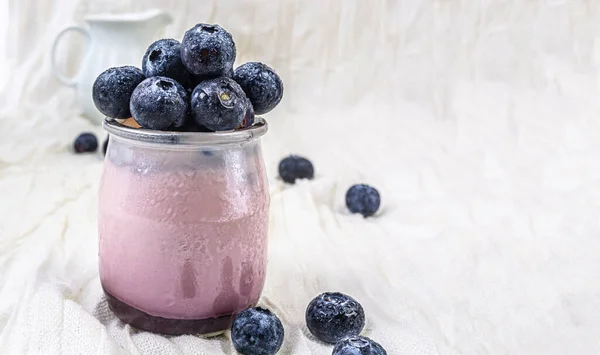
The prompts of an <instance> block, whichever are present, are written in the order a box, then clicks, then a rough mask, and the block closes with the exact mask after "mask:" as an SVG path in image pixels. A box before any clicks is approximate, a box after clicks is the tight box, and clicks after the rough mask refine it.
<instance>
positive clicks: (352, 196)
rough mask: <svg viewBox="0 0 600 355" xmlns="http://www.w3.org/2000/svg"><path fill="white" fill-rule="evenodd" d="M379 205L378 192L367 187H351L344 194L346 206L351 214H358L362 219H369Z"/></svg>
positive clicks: (360, 185) (363, 185) (361, 185)
mask: <svg viewBox="0 0 600 355" xmlns="http://www.w3.org/2000/svg"><path fill="white" fill-rule="evenodd" d="M380 204H381V197H380V196H379V191H377V189H375V188H374V187H371V186H369V185H365V184H358V185H353V186H352V187H351V188H350V189H348V192H346V206H347V207H348V209H349V210H350V212H352V213H360V214H362V215H363V216H364V217H369V216H372V215H374V214H375V212H377V210H378V209H379V205H380Z"/></svg>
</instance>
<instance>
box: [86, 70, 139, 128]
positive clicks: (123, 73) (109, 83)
mask: <svg viewBox="0 0 600 355" xmlns="http://www.w3.org/2000/svg"><path fill="white" fill-rule="evenodd" d="M144 79H145V77H144V74H143V73H142V71H141V70H140V69H138V68H136V67H132V66H124V67H116V68H109V69H107V70H105V71H104V72H102V73H101V74H100V75H98V77H97V78H96V81H94V85H93V87H92V98H93V100H94V104H95V105H96V108H97V109H98V111H100V112H102V113H103V114H104V115H106V116H108V117H112V118H129V117H131V112H130V110H129V100H130V98H131V94H132V93H133V91H134V90H135V88H136V87H137V86H138V84H139V83H141V82H142V81H143V80H144Z"/></svg>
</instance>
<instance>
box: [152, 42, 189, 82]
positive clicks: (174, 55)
mask: <svg viewBox="0 0 600 355" xmlns="http://www.w3.org/2000/svg"><path fill="white" fill-rule="evenodd" d="M142 72H144V75H145V76H146V77H147V78H149V77H152V76H166V77H168V78H171V79H175V80H176V81H177V82H178V83H180V84H181V85H183V86H185V85H187V83H188V82H189V81H190V77H191V73H190V72H189V71H188V70H187V68H186V67H185V66H184V65H183V62H182V61H181V43H179V41H177V40H175V39H159V40H158V41H156V42H154V43H152V44H151V45H150V46H149V47H148V49H147V50H146V54H144V58H143V59H142Z"/></svg>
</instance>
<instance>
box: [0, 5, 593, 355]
mask: <svg viewBox="0 0 600 355" xmlns="http://www.w3.org/2000/svg"><path fill="white" fill-rule="evenodd" d="M153 6H154V7H159V8H163V9H166V10H168V11H169V12H170V13H171V14H172V15H173V16H174V18H175V19H176V22H175V23H174V24H173V25H172V26H171V27H170V28H169V29H168V32H169V33H168V34H169V35H170V36H173V37H175V38H180V37H181V34H182V33H183V32H184V30H185V29H186V28H189V27H191V26H192V25H193V24H195V23H197V22H216V23H220V24H222V26H223V27H225V28H227V29H228V30H230V31H231V32H232V34H233V36H234V38H235V39H236V42H237V46H238V63H243V62H245V61H249V60H258V61H263V62H265V63H268V64H270V65H271V66H272V67H274V68H276V69H277V70H278V72H279V73H280V74H281V76H282V78H283V80H284V82H285V85H286V91H285V98H284V101H283V102H282V105H281V106H280V107H279V108H278V109H276V110H275V111H273V112H272V113H269V114H268V115H267V116H266V118H267V120H269V122H270V124H271V129H270V131H269V133H268V134H267V135H266V136H265V138H264V152H265V158H266V162H267V167H268V172H269V178H270V184H271V196H272V207H271V221H270V250H269V266H268V277H267V283H266V286H265V290H264V293H263V297H262V299H261V303H262V305H264V306H266V307H268V308H270V309H272V310H273V311H274V312H276V313H277V314H278V315H279V317H280V318H281V319H282V321H283V323H284V326H285V331H286V338H285V342H284V346H283V348H282V350H281V354H330V353H331V346H327V345H324V344H321V343H319V342H317V341H315V340H314V339H313V338H312V337H311V336H310V335H309V333H308V331H307V329H306V327H305V325H304V310H305V307H306V305H307V304H308V302H309V301H310V299H311V298H312V297H314V296H316V295H317V294H318V293H320V292H323V291H327V290H335V291H341V292H346V293H348V294H350V295H352V296H353V297H355V298H356V299H357V300H359V301H360V302H361V303H362V305H363V306H364V308H365V310H366V312H367V326H366V328H365V331H364V333H365V334H366V335H367V336H369V337H371V338H373V339H375V340H377V341H378V342H380V343H381V344H382V345H383V346H384V347H385V348H386V349H387V350H388V354H407V355H434V354H440V355H452V354H532V355H533V354H545V355H547V354H557V355H558V354H578V355H579V354H582V355H587V354H590V355H591V354H598V353H600V336H599V335H598V334H600V282H599V281H598V272H599V271H600V261H598V260H599V255H600V239H599V237H598V236H599V235H600V224H599V223H598V215H599V214H600V163H599V162H598V156H599V154H600V133H598V132H600V120H599V119H598V113H599V112H600V104H599V102H600V100H599V99H598V98H599V97H600V92H599V82H598V62H599V60H600V57H599V54H600V52H599V51H598V49H599V48H600V45H599V43H598V41H597V40H598V38H600V27H599V26H598V24H599V23H600V3H597V2H594V1H578V0H553V1H523V0H482V1H458V0H452V1H434V0H396V1H391V0H388V1H384V0H369V1H359V0H348V1H338V0H322V1H318V2H317V1H310V2H309V1H298V0H285V1H283V0H282V1H266V0H237V1H234V0H219V1H217V0H213V1H208V0H206V1H190V0H177V1H176V0H171V1H166V0H165V1H158V0H157V1H133V0H127V1H118V0H110V1H93V0H74V1H67V0H48V1H38V0H21V1H12V2H10V4H9V12H8V13H6V12H3V15H4V20H2V18H0V23H2V27H1V28H0V31H2V37H3V40H2V41H0V45H1V46H2V51H3V55H0V60H1V61H2V62H0V68H1V70H2V72H1V73H0V74H1V75H0V83H1V94H2V95H1V96H0V201H1V202H0V354H221V353H225V354H232V353H234V350H233V348H232V346H231V343H230V341H229V339H228V337H227V336H225V337H221V338H217V339H208V340H207V339H202V338H199V337H193V336H182V337H162V336H158V335H153V334H149V333H145V332H138V331H135V330H134V329H132V328H130V327H129V326H124V325H123V324H121V323H120V322H118V321H117V320H116V319H115V317H114V316H112V314H111V313H110V311H109V310H108V309H107V306H106V303H105V302H104V301H103V299H102V292H101V288H100V283H99V280H98V271H97V251H98V249H97V232H96V216H97V207H96V205H97V197H96V194H97V188H98V182H99V177H100V174H101V171H102V157H101V155H100V154H97V155H78V156H76V155H74V154H72V153H71V152H70V151H69V149H70V145H71V143H72V140H73V139H74V137H75V136H76V135H77V134H78V133H80V132H82V131H93V132H96V133H97V134H98V135H99V136H100V137H104V133H103V132H102V131H101V128H99V127H95V126H93V125H92V124H91V123H89V122H88V121H87V120H85V119H84V118H82V117H80V116H79V112H80V111H79V107H78V105H77V103H76V102H75V95H74V92H73V91H72V89H69V88H65V87H62V86H61V85H60V84H59V83H58V82H57V81H56V80H55V79H54V78H53V77H52V76H51V75H50V63H49V47H50V43H51V41H52V39H53V37H54V35H55V34H56V33H57V32H58V31H59V30H60V29H61V28H62V27H64V26H65V25H68V24H71V23H81V21H82V18H83V16H84V15H85V14H87V13H97V12H101V11H102V12H104V11H114V12H122V11H138V10H143V9H147V8H151V7H153ZM0 11H6V9H5V8H4V9H2V10H0ZM77 48H78V47H77V46H73V48H72V49H71V51H70V53H69V60H68V61H67V62H66V63H67V66H70V67H71V70H74V66H75V64H76V62H77V55H76V54H77V53H78V49H77ZM289 153H297V154H301V155H304V156H307V157H309V158H311V160H312V161H313V162H314V164H315V168H316V178H315V179H314V180H313V181H310V182H309V181H302V182H300V183H298V184H296V185H294V186H287V185H284V184H282V183H281V182H280V181H278V180H277V179H276V176H277V173H276V166H277V162H278V161H279V159H280V158H281V157H283V156H284V155H287V154H289ZM356 182H366V183H370V184H372V185H374V186H376V187H378V189H379V190H380V191H381V194H382V198H383V201H384V206H383V208H382V211H381V213H380V214H379V215H378V216H377V217H375V218H370V219H367V220H365V219H363V218H361V217H360V216H356V215H350V214H348V213H347V212H346V210H345V208H344V205H343V197H344V193H345V191H346V189H347V188H348V187H349V186H350V185H351V184H352V183H356Z"/></svg>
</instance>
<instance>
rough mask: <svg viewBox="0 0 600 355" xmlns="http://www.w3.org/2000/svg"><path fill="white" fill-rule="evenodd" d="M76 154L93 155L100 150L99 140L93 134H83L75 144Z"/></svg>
mask: <svg viewBox="0 0 600 355" xmlns="http://www.w3.org/2000/svg"><path fill="white" fill-rule="evenodd" d="M73 149H74V150H75V153H93V152H95V151H96V149H98V139H97V138H96V136H95V135H94V134H92V133H81V134H80V135H79V136H77V138H76V139H75V142H74V143H73Z"/></svg>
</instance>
